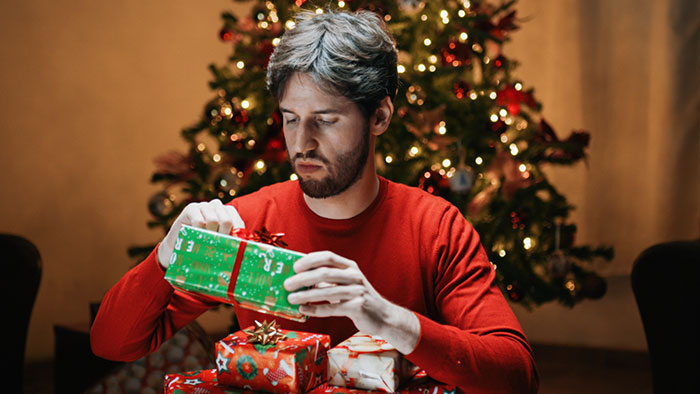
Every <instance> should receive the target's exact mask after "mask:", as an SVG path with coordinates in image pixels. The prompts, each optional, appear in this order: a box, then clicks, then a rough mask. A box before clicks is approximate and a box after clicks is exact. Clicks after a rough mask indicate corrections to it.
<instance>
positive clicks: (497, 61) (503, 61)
mask: <svg viewBox="0 0 700 394" xmlns="http://www.w3.org/2000/svg"><path fill="white" fill-rule="evenodd" d="M505 64H506V57H505V56H503V55H498V57H497V58H496V59H494V60H493V65H494V67H496V68H501V67H503V66H505Z"/></svg>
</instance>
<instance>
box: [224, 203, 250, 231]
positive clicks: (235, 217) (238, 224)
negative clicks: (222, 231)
mask: <svg viewBox="0 0 700 394" xmlns="http://www.w3.org/2000/svg"><path fill="white" fill-rule="evenodd" d="M224 208H225V209H226V212H227V213H228V215H229V216H230V217H231V220H232V222H233V228H245V223H243V219H241V215H239V214H238V211H237V210H236V208H234V207H233V205H224Z"/></svg>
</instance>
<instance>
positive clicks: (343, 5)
mask: <svg viewBox="0 0 700 394" xmlns="http://www.w3.org/2000/svg"><path fill="white" fill-rule="evenodd" d="M338 7H340V8H343V7H345V2H344V1H342V0H341V1H339V2H338Z"/></svg>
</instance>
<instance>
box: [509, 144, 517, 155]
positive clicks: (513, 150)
mask: <svg viewBox="0 0 700 394" xmlns="http://www.w3.org/2000/svg"><path fill="white" fill-rule="evenodd" d="M508 148H509V149H510V154H511V155H513V156H515V155H517V154H518V152H519V150H518V146H517V145H515V144H510V145H509V146H508Z"/></svg>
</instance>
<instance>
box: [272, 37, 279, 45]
mask: <svg viewBox="0 0 700 394" xmlns="http://www.w3.org/2000/svg"><path fill="white" fill-rule="evenodd" d="M279 43H280V39H279V37H275V38H273V39H272V45H273V46H277V45H279Z"/></svg>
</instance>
